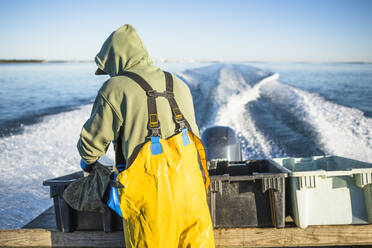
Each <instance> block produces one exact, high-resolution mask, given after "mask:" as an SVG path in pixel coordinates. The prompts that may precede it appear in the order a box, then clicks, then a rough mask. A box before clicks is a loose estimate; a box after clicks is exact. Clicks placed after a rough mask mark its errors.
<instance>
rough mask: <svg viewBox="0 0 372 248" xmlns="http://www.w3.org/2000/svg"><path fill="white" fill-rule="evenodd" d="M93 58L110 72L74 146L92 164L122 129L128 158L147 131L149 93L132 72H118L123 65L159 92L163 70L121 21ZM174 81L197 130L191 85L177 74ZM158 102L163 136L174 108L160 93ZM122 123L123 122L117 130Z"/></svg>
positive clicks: (167, 133) (171, 130)
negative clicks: (133, 77)
mask: <svg viewBox="0 0 372 248" xmlns="http://www.w3.org/2000/svg"><path fill="white" fill-rule="evenodd" d="M95 62H96V64H97V66H98V68H99V69H101V70H102V71H104V72H106V73H107V74H109V75H110V77H111V78H110V79H109V80H107V81H106V82H105V83H104V84H103V86H102V87H101V89H100V90H99V91H98V95H97V97H96V99H95V102H94V104H93V109H92V113H91V116H90V118H89V119H88V120H87V122H86V123H85V124H84V126H83V128H82V130H81V134H80V139H79V141H78V144H77V148H78V150H79V153H80V155H81V157H82V158H83V159H84V160H85V162H86V163H88V164H91V163H94V162H95V161H96V160H97V159H98V158H99V157H101V156H102V155H104V154H105V153H106V151H107V148H108V146H109V145H110V143H111V142H115V141H116V140H117V138H118V137H119V135H121V140H122V153H123V155H124V158H125V159H126V160H127V161H128V158H129V156H130V155H131V154H132V153H133V151H134V149H135V148H136V147H137V146H139V145H140V144H143V143H144V142H145V141H146V140H145V138H146V137H147V136H148V134H149V131H148V128H147V123H148V110H147V96H146V92H145V91H144V90H143V89H142V88H141V87H140V86H139V85H138V84H137V83H135V82H134V81H132V80H131V79H130V78H128V77H125V76H117V75H118V74H119V73H120V72H123V71H131V72H134V73H137V74H139V75H140V76H141V77H142V78H144V79H145V80H146V81H147V82H148V83H149V84H150V85H151V86H152V88H153V89H154V90H156V91H159V92H163V91H165V76H164V73H163V71H162V70H161V69H159V68H158V67H156V66H154V65H153V62H152V60H151V59H150V57H149V55H148V53H147V50H146V48H145V47H144V45H143V44H142V41H141V39H140V38H139V36H138V34H137V32H136V30H135V29H134V28H133V27H132V26H131V25H124V26H122V27H120V28H119V29H118V30H116V31H114V32H113V33H112V34H111V35H110V36H109V37H108V38H107V40H106V41H105V42H104V44H103V46H102V48H101V50H100V52H99V53H98V54H97V56H96V58H95ZM173 81H174V94H175V99H176V101H177V103H178V106H179V108H180V109H181V111H182V113H183V115H184V117H185V118H186V120H187V121H188V122H189V124H190V126H191V129H192V130H191V131H192V132H193V133H194V134H195V135H197V136H199V130H198V127H197V125H196V122H195V113H194V107H193V102H192V96H191V93H190V90H189V88H188V87H187V85H186V84H185V83H184V82H183V81H181V80H180V79H178V78H177V77H175V76H173ZM156 104H157V110H158V115H159V121H160V127H161V133H162V138H163V139H166V138H168V137H170V136H172V135H173V134H174V133H175V128H176V127H175V124H174V122H173V119H172V112H171V109H170V106H169V103H168V101H167V99H165V98H164V97H158V98H157V99H156ZM120 127H123V132H121V134H119V133H120V132H119V130H120Z"/></svg>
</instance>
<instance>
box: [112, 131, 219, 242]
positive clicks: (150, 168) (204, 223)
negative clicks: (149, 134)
mask: <svg viewBox="0 0 372 248" xmlns="http://www.w3.org/2000/svg"><path fill="white" fill-rule="evenodd" d="M188 136H189V139H190V144H189V145H186V146H184V145H183V141H182V133H179V134H177V135H175V136H173V137H170V138H168V139H166V140H163V139H160V143H161V146H162V149H163V152H162V153H160V154H158V155H153V154H152V153H151V148H150V145H151V141H149V142H147V143H145V144H144V146H143V147H142V149H141V150H140V152H139V153H138V155H137V157H136V159H135V160H134V162H133V163H132V165H131V166H130V167H129V168H128V169H127V170H125V171H123V172H121V173H120V174H119V175H118V177H117V180H118V181H119V182H120V183H121V184H122V185H123V186H124V187H125V188H124V189H120V190H119V197H120V208H121V211H122V213H123V219H124V233H125V242H126V247H128V248H129V247H138V248H142V247H151V248H156V247H159V248H160V247H161V248H168V247H169V248H177V247H180V248H186V247H187V248H193V247H206V248H209V247H215V246H214V237H213V227H212V222H211V217H210V213H209V209H208V205H207V200H206V190H205V186H208V185H209V177H208V172H207V171H206V164H205V152H204V149H202V143H201V141H200V139H199V138H198V137H196V136H195V135H194V134H192V133H191V132H188ZM198 154H199V157H200V160H201V162H202V164H203V169H204V170H205V172H204V173H205V178H206V179H207V180H206V183H205V184H204V182H203V177H202V173H201V171H200V166H199V164H198Z"/></svg>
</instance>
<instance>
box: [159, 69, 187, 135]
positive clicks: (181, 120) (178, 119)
mask: <svg viewBox="0 0 372 248" xmlns="http://www.w3.org/2000/svg"><path fill="white" fill-rule="evenodd" d="M164 75H165V84H166V92H169V93H171V94H168V97H167V99H168V102H169V105H170V107H171V109H172V115H173V121H174V122H175V123H176V131H181V130H182V129H184V128H187V129H188V130H189V131H192V130H191V128H190V124H189V123H188V122H187V120H186V119H185V117H184V116H183V114H182V112H181V110H180V108H179V107H178V104H177V102H176V99H175V98H174V92H173V77H172V74H170V73H169V72H166V71H164Z"/></svg>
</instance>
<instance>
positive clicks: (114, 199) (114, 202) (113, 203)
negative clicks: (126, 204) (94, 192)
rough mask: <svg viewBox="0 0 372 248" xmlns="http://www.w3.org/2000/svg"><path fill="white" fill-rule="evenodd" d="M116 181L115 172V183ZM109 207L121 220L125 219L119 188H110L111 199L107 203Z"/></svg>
mask: <svg viewBox="0 0 372 248" xmlns="http://www.w3.org/2000/svg"><path fill="white" fill-rule="evenodd" d="M115 180H116V173H115V172H114V181H115ZM107 205H108V206H109V207H110V208H111V209H112V210H114V211H115V212H116V213H117V214H118V215H120V217H121V218H123V214H122V213H121V209H120V200H119V192H118V188H116V187H112V186H110V198H109V200H108V201H107Z"/></svg>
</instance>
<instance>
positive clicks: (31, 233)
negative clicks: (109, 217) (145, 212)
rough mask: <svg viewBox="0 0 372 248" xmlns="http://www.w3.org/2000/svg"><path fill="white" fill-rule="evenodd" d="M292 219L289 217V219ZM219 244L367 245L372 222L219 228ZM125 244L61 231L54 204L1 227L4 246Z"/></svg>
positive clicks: (109, 236) (371, 241) (120, 238)
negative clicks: (18, 222) (11, 225)
mask: <svg viewBox="0 0 372 248" xmlns="http://www.w3.org/2000/svg"><path fill="white" fill-rule="evenodd" d="M287 220H288V219H287ZM214 237H215V242H216V247H219V248H227V247H229V248H241V247H308V246H312V247H314V246H330V247H334V246H338V247H339V246H346V247H355V246H358V247H359V246H365V247H372V225H340V226H310V227H308V228H306V229H301V228H298V227H295V226H294V224H293V223H291V222H290V221H289V222H287V226H286V228H283V229H276V228H229V229H215V230H214ZM20 246H34V247H41V246H43V247H51V246H59V247H125V241H124V234H123V232H119V231H118V232H112V233H104V232H103V231H75V232H72V233H63V232H59V231H58V230H57V229H56V223H55V216H54V208H53V207H51V208H49V209H47V210H46V211H45V212H44V213H42V214H41V215H40V216H38V217H37V218H35V219H34V220H32V221H31V222H30V223H28V224H27V225H26V226H24V227H23V228H22V229H16V230H0V247H20Z"/></svg>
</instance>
